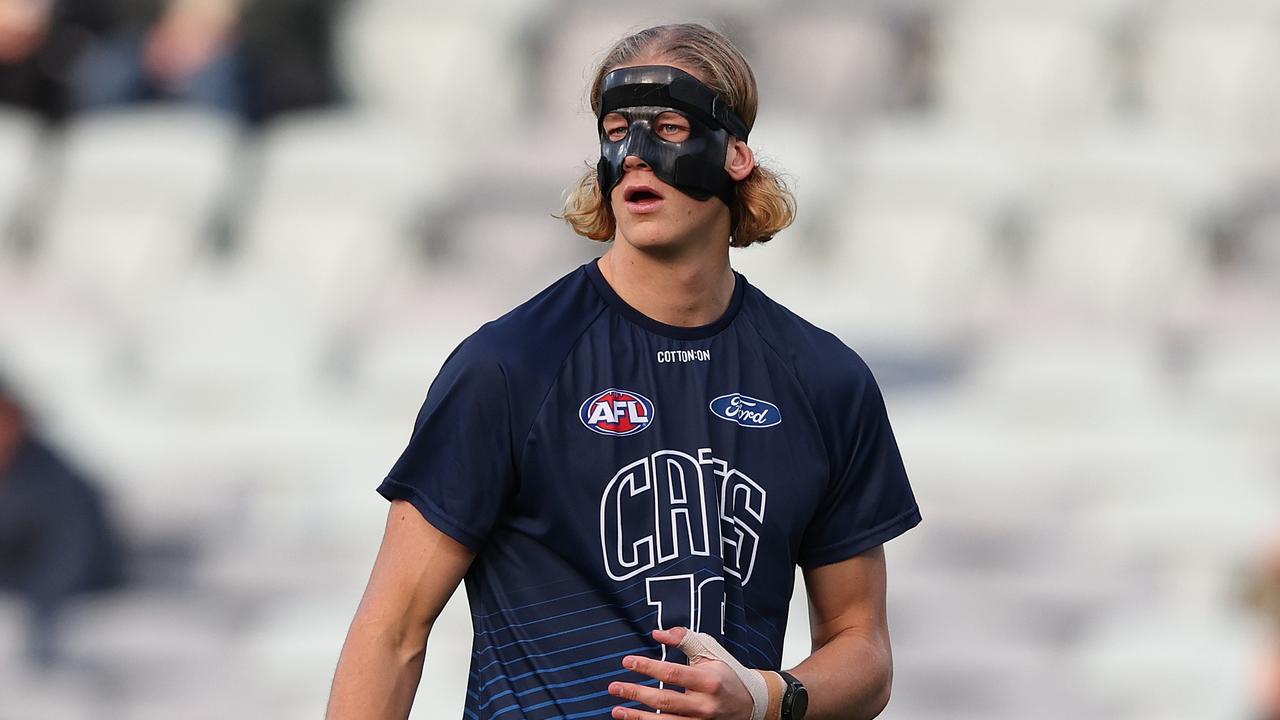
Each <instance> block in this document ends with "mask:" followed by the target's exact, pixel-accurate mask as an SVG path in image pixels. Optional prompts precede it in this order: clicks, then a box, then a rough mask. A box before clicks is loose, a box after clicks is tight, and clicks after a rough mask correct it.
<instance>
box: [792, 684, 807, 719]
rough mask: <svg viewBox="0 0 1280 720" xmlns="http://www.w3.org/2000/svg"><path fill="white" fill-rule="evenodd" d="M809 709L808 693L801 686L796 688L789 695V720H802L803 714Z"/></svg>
mask: <svg viewBox="0 0 1280 720" xmlns="http://www.w3.org/2000/svg"><path fill="white" fill-rule="evenodd" d="M808 709H809V691H808V690H805V689H804V687H803V686H801V687H798V688H796V690H795V692H794V693H792V694H791V720H803V719H804V713H805V711H806V710H808Z"/></svg>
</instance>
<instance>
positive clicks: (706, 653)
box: [679, 630, 769, 720]
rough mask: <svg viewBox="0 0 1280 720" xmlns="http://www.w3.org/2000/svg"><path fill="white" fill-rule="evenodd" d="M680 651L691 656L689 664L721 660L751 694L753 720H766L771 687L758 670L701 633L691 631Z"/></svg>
mask: <svg viewBox="0 0 1280 720" xmlns="http://www.w3.org/2000/svg"><path fill="white" fill-rule="evenodd" d="M679 647H680V651H681V652H683V653H684V654H685V655H688V656H689V664H690V665H692V664H693V662H694V660H697V659H702V660H719V661H720V662H722V663H724V664H725V665H728V666H729V669H731V670H733V673H734V674H735V675H737V676H738V678H739V679H740V680H742V684H743V685H746V686H747V692H749V693H751V703H752V705H753V706H754V708H753V710H752V712H751V720H765V714H766V713H767V712H768V709H769V685H768V684H767V683H766V682H765V679H764V675H762V674H761V673H760V672H759V671H757V670H752V669H750V668H748V667H746V666H745V665H743V664H742V663H740V662H738V659H737V658H735V657H734V656H733V655H731V654H730V653H729V651H728V650H725V649H724V646H723V645H721V644H720V643H719V642H718V641H717V640H716V639H715V638H714V637H712V636H710V635H708V634H706V633H700V632H693V631H692V630H690V631H689V632H688V633H687V634H686V635H685V636H684V640H683V641H681V643H680V645H679Z"/></svg>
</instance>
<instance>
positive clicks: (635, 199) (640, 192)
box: [623, 185, 662, 203]
mask: <svg viewBox="0 0 1280 720" xmlns="http://www.w3.org/2000/svg"><path fill="white" fill-rule="evenodd" d="M623 199H624V200H626V201H627V202H630V203H648V202H654V201H657V200H661V199H662V196H661V195H659V194H658V193H656V192H654V191H653V189H652V188H648V187H644V186H642V185H637V186H635V187H630V188H627V190H626V192H625V193H623Z"/></svg>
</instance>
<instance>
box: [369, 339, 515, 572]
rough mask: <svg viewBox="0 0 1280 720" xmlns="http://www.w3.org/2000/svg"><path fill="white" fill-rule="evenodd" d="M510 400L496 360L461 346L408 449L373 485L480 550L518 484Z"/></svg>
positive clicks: (433, 386) (437, 381)
mask: <svg viewBox="0 0 1280 720" xmlns="http://www.w3.org/2000/svg"><path fill="white" fill-rule="evenodd" d="M512 447H513V443H512V438H511V412H510V397H509V393H508V388H507V382H506V376H505V374H504V372H503V370H502V368H501V366H500V365H499V364H498V362H497V361H496V360H494V359H493V358H492V357H491V356H487V355H486V354H485V353H483V352H480V351H478V350H477V348H476V347H475V346H474V344H472V343H471V341H468V342H465V343H463V344H462V345H461V346H460V347H459V348H458V349H457V350H456V351H455V352H454V353H453V355H451V356H450V357H449V359H448V360H447V361H445V365H444V367H443V368H441V370H440V374H439V375H438V376H436V379H435V382H433V383H432V384H431V389H430V390H429V391H428V392H427V399H426V401H425V402H424V403H423V405H422V410H421V411H420V412H419V413H418V419H417V422H416V423H415V424H414V429H413V435H412V437H410V439H409V445H408V447H406V448H405V450H404V452H403V453H402V454H401V455H400V459H399V460H397V461H396V463H395V466H394V467H392V469H391V472H390V474H388V475H387V477H386V479H385V480H383V481H382V484H381V485H380V486H379V487H378V492H379V493H380V494H382V495H383V496H384V497H386V498H387V499H388V500H406V501H408V502H410V503H412V504H413V506H414V507H416V508H417V509H418V511H419V512H421V513H422V516H423V517H424V518H426V519H427V521H428V522H430V523H431V524H432V525H434V526H435V527H436V528H437V529H439V530H440V531H441V532H443V533H445V534H446V535H448V536H450V537H452V538H453V539H455V540H457V541H458V542H460V543H462V544H463V545H466V546H467V547H468V548H470V549H472V550H474V551H478V550H479V549H480V548H481V546H483V545H484V542H485V540H486V538H487V537H488V535H489V533H490V531H491V530H492V529H493V527H494V525H495V524H496V522H497V520H498V517H499V515H500V514H501V512H502V510H503V506H504V504H505V502H506V499H507V497H508V496H509V495H510V493H511V491H512V488H513V486H514V484H515V467H514V460H513V457H514V456H513V453H512Z"/></svg>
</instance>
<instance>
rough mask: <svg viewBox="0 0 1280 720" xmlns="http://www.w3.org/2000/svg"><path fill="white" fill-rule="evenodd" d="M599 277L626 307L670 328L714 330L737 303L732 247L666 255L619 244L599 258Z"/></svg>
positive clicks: (726, 245)
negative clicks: (734, 299) (734, 303)
mask: <svg viewBox="0 0 1280 720" xmlns="http://www.w3.org/2000/svg"><path fill="white" fill-rule="evenodd" d="M600 273H601V274H602V275H604V278H605V280H607V281H608V282H609V286H610V287H612V288H613V291H614V292H616V293H618V297H620V298H622V299H623V301H624V302H626V303H627V304H628V305H630V306H631V307H633V308H635V309H636V310H638V311H640V312H641V313H643V314H644V315H647V316H648V317H651V318H653V319H654V320H657V321H658V322H660V323H665V324H667V325H674V326H677V327H698V326H701V325H709V324H711V323H713V322H715V321H716V320H719V319H720V317H721V316H722V315H724V313H725V311H726V310H728V309H729V303H730V302H731V301H732V300H733V291H734V285H735V278H734V274H733V270H732V269H731V268H730V267H729V247H728V244H725V245H724V246H723V247H708V248H699V249H698V250H697V251H691V252H684V253H679V254H672V255H664V254H660V253H651V252H645V251H643V250H639V249H637V248H635V247H633V246H631V245H629V244H627V243H626V242H619V241H615V242H614V244H613V247H611V248H609V251H608V252H607V253H605V254H604V256H603V257H601V258H600Z"/></svg>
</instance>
